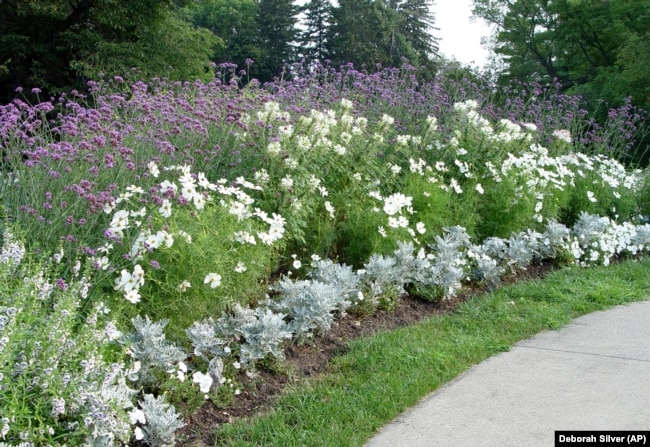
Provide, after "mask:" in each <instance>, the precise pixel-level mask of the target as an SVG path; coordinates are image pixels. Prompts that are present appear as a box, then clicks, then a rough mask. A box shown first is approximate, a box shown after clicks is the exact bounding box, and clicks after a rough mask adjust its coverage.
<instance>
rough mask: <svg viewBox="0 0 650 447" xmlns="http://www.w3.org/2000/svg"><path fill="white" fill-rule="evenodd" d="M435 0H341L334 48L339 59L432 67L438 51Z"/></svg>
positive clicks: (371, 64) (368, 64)
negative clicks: (405, 61)
mask: <svg viewBox="0 0 650 447" xmlns="http://www.w3.org/2000/svg"><path fill="white" fill-rule="evenodd" d="M432 5H433V1H432V0H357V1H350V0H341V1H339V6H338V7H337V8H334V9H333V10H332V16H333V26H332V33H331V38H330V40H331V41H330V42H328V45H329V48H330V51H331V53H332V55H333V58H334V60H336V61H337V62H338V63H344V62H353V63H355V64H357V65H359V64H363V65H365V66H366V67H367V68H370V67H374V66H375V64H381V65H383V66H399V65H400V64H401V63H402V58H406V59H408V60H409V62H410V63H411V64H414V65H426V66H429V67H432V65H433V59H434V58H435V57H436V56H437V54H438V39H436V38H435V37H434V36H433V34H432V32H433V31H434V30H435V28H434V24H435V15H434V14H433V12H432V11H431V6H432Z"/></svg>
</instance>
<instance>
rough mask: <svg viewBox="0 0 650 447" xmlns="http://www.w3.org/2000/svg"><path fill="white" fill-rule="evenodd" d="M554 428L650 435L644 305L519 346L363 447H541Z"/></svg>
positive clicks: (584, 320)
mask: <svg viewBox="0 0 650 447" xmlns="http://www.w3.org/2000/svg"><path fill="white" fill-rule="evenodd" d="M555 430H650V301H643V302H637V303H633V304H629V305H624V306H618V307H615V308H612V309H610V310H607V311H599V312H595V313H592V314H589V315H586V316H583V317H580V318H578V319H576V320H574V321H573V322H572V323H570V324H569V325H567V326H565V327H564V328H562V329H560V330H557V331H549V332H543V333H541V334H539V335H537V336H535V337H533V338H531V339H528V340H525V341H522V342H520V343H518V344H516V345H515V346H514V347H513V348H512V349H511V350H510V351H508V352H506V353H502V354H499V355H496V356H494V357H491V358H489V359H487V360H486V361H484V362H482V363H480V364H478V365H476V366H474V367H473V368H472V369H470V370H469V371H467V372H465V373H463V374H461V375H460V376H459V377H457V378H456V379H454V380H453V381H451V382H449V383H447V384H445V385H444V386H442V387H441V388H439V389H438V390H437V391H435V392H434V393H432V394H431V395H429V396H428V397H426V398H425V399H424V400H423V401H421V402H420V403H419V404H418V405H416V406H415V407H413V408H412V409H410V410H408V411H407V412H405V413H404V414H402V415H400V416H399V417H398V418H397V419H395V420H394V421H393V422H391V423H390V424H388V425H387V426H385V427H384V428H383V429H382V430H381V431H380V432H379V433H378V434H377V435H376V436H375V437H373V438H372V439H371V440H370V441H369V442H368V443H367V444H366V447H389V446H390V447H393V446H399V447H433V446H453V447H462V446H471V447H475V446H498V447H503V446H523V445H525V446H545V447H546V446H553V445H554V442H555V438H554V436H555ZM648 441H649V442H650V440H648Z"/></svg>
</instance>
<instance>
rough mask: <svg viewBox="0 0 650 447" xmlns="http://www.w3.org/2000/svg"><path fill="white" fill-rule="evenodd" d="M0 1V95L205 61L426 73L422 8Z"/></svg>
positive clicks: (350, 3)
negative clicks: (408, 66)
mask: <svg viewBox="0 0 650 447" xmlns="http://www.w3.org/2000/svg"><path fill="white" fill-rule="evenodd" d="M298 3H300V2H294V1H292V0H199V1H186V0H181V1H174V0H5V1H2V2H0V89H1V91H2V93H3V95H2V96H3V99H7V97H8V96H10V94H11V93H12V92H13V90H14V89H15V87H17V86H19V85H20V86H23V87H25V88H28V87H33V86H36V87H39V88H40V89H43V90H46V89H47V90H49V91H54V90H62V89H70V88H71V87H77V88H81V87H83V86H84V81H85V80H86V79H91V78H92V79H94V78H97V76H98V75H99V74H100V73H104V74H120V75H123V74H124V73H126V72H128V71H129V70H130V69H131V68H134V67H135V68H137V69H138V76H140V77H152V76H157V77H166V78H168V79H172V80H193V79H196V78H200V79H207V78H210V77H212V76H213V75H214V71H213V69H212V68H211V63H217V64H219V63H222V62H232V63H235V64H237V65H238V66H240V67H244V68H245V67H247V63H246V61H247V59H250V60H252V61H254V63H253V64H252V65H250V67H249V70H248V71H249V76H250V77H251V78H257V79H259V80H260V81H262V82H264V81H268V80H272V79H273V77H274V76H277V75H279V74H280V73H281V71H282V69H283V66H284V65H285V64H288V63H291V62H295V61H299V60H303V59H305V60H314V59H319V60H325V59H328V60H331V61H332V63H334V64H341V63H348V62H352V63H354V64H355V66H357V67H360V66H362V65H366V66H367V67H368V68H369V69H372V70H374V67H375V66H376V64H382V65H383V66H391V65H399V64H400V63H401V58H407V59H408V60H409V61H410V62H411V63H412V64H416V65H425V66H427V67H428V68H429V69H433V64H432V61H433V60H434V58H435V57H436V54H437V50H438V46H437V40H436V38H435V37H434V33H433V31H434V30H433V24H434V16H433V13H432V12H431V11H430V8H429V6H430V4H431V3H432V1H431V0H389V1H384V0H342V1H340V2H338V6H336V7H333V6H332V5H331V4H330V2H329V1H327V0H311V1H309V2H303V3H305V4H304V5H302V6H299V5H298Z"/></svg>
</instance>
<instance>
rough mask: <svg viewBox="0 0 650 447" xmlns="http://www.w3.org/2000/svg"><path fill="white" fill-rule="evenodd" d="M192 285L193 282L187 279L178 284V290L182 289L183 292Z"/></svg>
mask: <svg viewBox="0 0 650 447" xmlns="http://www.w3.org/2000/svg"><path fill="white" fill-rule="evenodd" d="M190 287H192V284H190V282H189V281H188V280H185V281H183V282H182V283H180V284H179V285H178V290H180V291H181V292H185V291H186V290H187V289H189V288H190Z"/></svg>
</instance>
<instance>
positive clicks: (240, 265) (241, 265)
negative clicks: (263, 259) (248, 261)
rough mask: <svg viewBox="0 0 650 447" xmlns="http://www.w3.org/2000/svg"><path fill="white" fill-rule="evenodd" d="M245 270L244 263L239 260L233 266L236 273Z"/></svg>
mask: <svg viewBox="0 0 650 447" xmlns="http://www.w3.org/2000/svg"><path fill="white" fill-rule="evenodd" d="M246 270H247V268H246V265H245V264H244V263H243V262H241V261H239V262H237V265H236V266H235V272H236V273H244V272H245V271H246Z"/></svg>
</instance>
